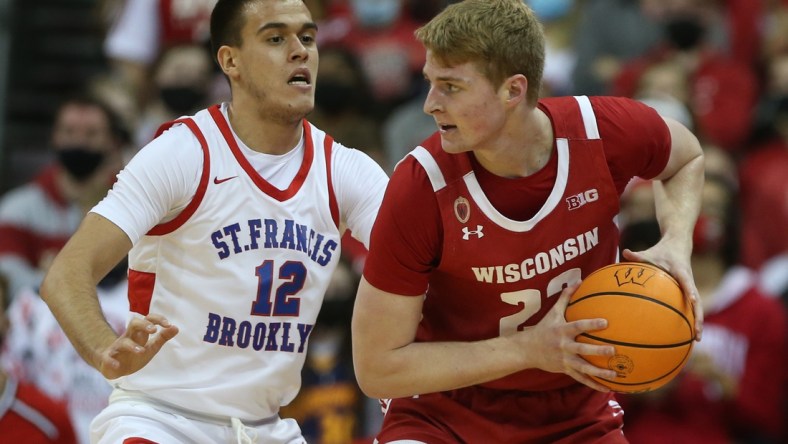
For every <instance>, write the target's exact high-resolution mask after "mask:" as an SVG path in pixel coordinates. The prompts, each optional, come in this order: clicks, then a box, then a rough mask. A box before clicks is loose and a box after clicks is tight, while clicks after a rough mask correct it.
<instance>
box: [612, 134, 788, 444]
mask: <svg viewBox="0 0 788 444" xmlns="http://www.w3.org/2000/svg"><path fill="white" fill-rule="evenodd" d="M705 149H706V155H707V161H706V183H705V185H704V187H703V195H702V207H701V212H700V216H699V217H698V222H697V224H696V226H695V233H694V236H693V253H692V271H693V275H694V276H695V283H696V284H697V287H698V292H699V293H700V296H701V303H702V304H703V309H704V313H705V320H704V329H703V340H702V341H701V342H699V343H696V344H695V346H694V349H693V351H692V354H691V356H690V358H689V361H688V363H687V365H686V367H685V368H684V369H683V370H682V373H681V374H680V375H679V376H678V377H677V378H676V379H674V380H673V381H671V382H669V383H668V384H667V385H666V386H665V387H663V388H662V389H660V390H656V391H654V392H649V393H643V394H636V395H621V396H619V398H620V401H621V403H622V406H623V407H624V411H625V412H626V416H627V418H626V421H625V423H624V433H625V434H626V435H627V437H628V438H629V439H630V441H631V442H632V443H644V444H649V443H662V442H665V439H668V441H669V442H671V443H676V444H683V443H687V444H689V443H697V442H703V443H731V442H736V443H775V444H776V443H781V442H785V441H784V439H785V437H786V435H785V433H786V430H785V418H786V417H787V416H786V415H788V411H787V410H786V403H785V401H786V398H785V393H786V389H788V386H787V385H786V383H787V382H788V380H787V379H786V376H788V315H787V314H786V312H785V310H784V308H783V306H782V305H781V304H780V302H779V301H778V300H777V298H776V297H775V296H773V295H768V294H766V293H765V292H764V291H763V290H762V289H761V288H760V287H759V280H758V277H757V275H756V273H754V272H753V271H752V270H751V269H749V268H747V267H744V266H741V265H740V264H739V255H738V236H737V234H736V231H737V229H738V219H739V212H738V211H737V204H738V199H737V197H736V189H737V186H736V185H737V184H736V176H735V164H734V162H733V161H732V160H731V159H730V158H729V157H728V156H727V154H725V153H724V152H723V151H721V150H719V149H713V148H710V147H706V148H705ZM659 238H660V231H659V225H658V224H657V221H656V220H655V219H641V220H639V221H638V222H637V223H634V224H630V225H628V226H626V228H624V230H623V233H622V245H621V246H622V248H630V249H643V248H647V247H649V246H651V245H653V244H654V243H655V242H656V241H658V240H659ZM668 437H669V438H668Z"/></svg>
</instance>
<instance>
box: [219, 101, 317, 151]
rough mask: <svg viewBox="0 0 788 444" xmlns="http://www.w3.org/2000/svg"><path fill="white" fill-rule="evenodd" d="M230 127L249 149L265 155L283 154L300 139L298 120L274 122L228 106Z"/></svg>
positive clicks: (251, 112) (252, 111)
mask: <svg viewBox="0 0 788 444" xmlns="http://www.w3.org/2000/svg"><path fill="white" fill-rule="evenodd" d="M227 117H228V120H229V122H230V127H231V128H232V130H233V132H235V134H236V135H237V136H238V138H239V139H241V141H242V142H243V143H244V144H245V145H246V146H248V147H249V148H250V149H252V150H254V151H257V152H260V153H265V154H285V153H287V152H289V151H290V150H292V149H293V148H294V147H295V146H296V145H298V141H299V140H300V139H301V129H302V123H301V121H300V120H298V121H293V122H287V121H274V120H272V119H267V118H265V117H263V116H260V115H259V114H257V113H256V112H255V111H254V110H249V111H246V112H238V111H237V109H235V110H234V109H233V105H232V104H230V105H229V106H228V107H227Z"/></svg>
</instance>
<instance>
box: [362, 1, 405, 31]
mask: <svg viewBox="0 0 788 444" xmlns="http://www.w3.org/2000/svg"><path fill="white" fill-rule="evenodd" d="M350 5H351V6H352V7H353V14H354V15H355V17H356V19H357V20H358V22H359V23H360V24H361V26H363V27H365V28H380V27H384V26H388V25H390V24H392V23H394V21H395V20H397V18H399V14H400V10H401V9H402V3H401V0H352V1H351V2H350Z"/></svg>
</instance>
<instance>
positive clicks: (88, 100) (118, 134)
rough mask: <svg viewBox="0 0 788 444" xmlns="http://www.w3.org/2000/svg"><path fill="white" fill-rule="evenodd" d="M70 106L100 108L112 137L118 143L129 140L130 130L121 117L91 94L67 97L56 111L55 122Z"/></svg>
mask: <svg viewBox="0 0 788 444" xmlns="http://www.w3.org/2000/svg"><path fill="white" fill-rule="evenodd" d="M69 106H80V107H90V108H98V109H99V110H101V113H102V114H104V117H105V118H106V119H107V124H108V125H109V130H110V132H111V133H112V136H113V137H115V139H116V140H118V141H124V142H125V141H127V140H129V137H130V134H129V130H128V128H126V126H125V125H124V124H123V120H122V119H121V118H120V115H118V113H117V112H116V111H115V110H114V109H113V108H112V107H111V106H109V105H108V104H107V102H105V101H104V100H102V99H100V98H99V97H96V96H95V95H93V94H89V93H77V94H75V95H71V96H68V97H66V98H65V99H64V100H63V101H62V102H60V104H59V105H58V106H57V108H56V109H55V117H54V121H55V122H56V121H57V119H59V118H60V114H61V113H62V112H63V110H64V109H65V108H67V107H69ZM53 123H54V122H53Z"/></svg>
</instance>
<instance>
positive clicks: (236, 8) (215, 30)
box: [211, 0, 261, 60]
mask: <svg viewBox="0 0 788 444" xmlns="http://www.w3.org/2000/svg"><path fill="white" fill-rule="evenodd" d="M258 1H261V0H219V1H218V2H216V5H215V6H214V7H213V11H212V12H211V51H212V52H213V54H212V57H213V59H214V60H216V54H217V53H218V52H219V48H221V47H222V46H224V45H228V46H241V29H243V26H244V22H245V21H246V20H245V17H244V9H245V8H246V6H247V5H249V4H251V3H255V2H258Z"/></svg>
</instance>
